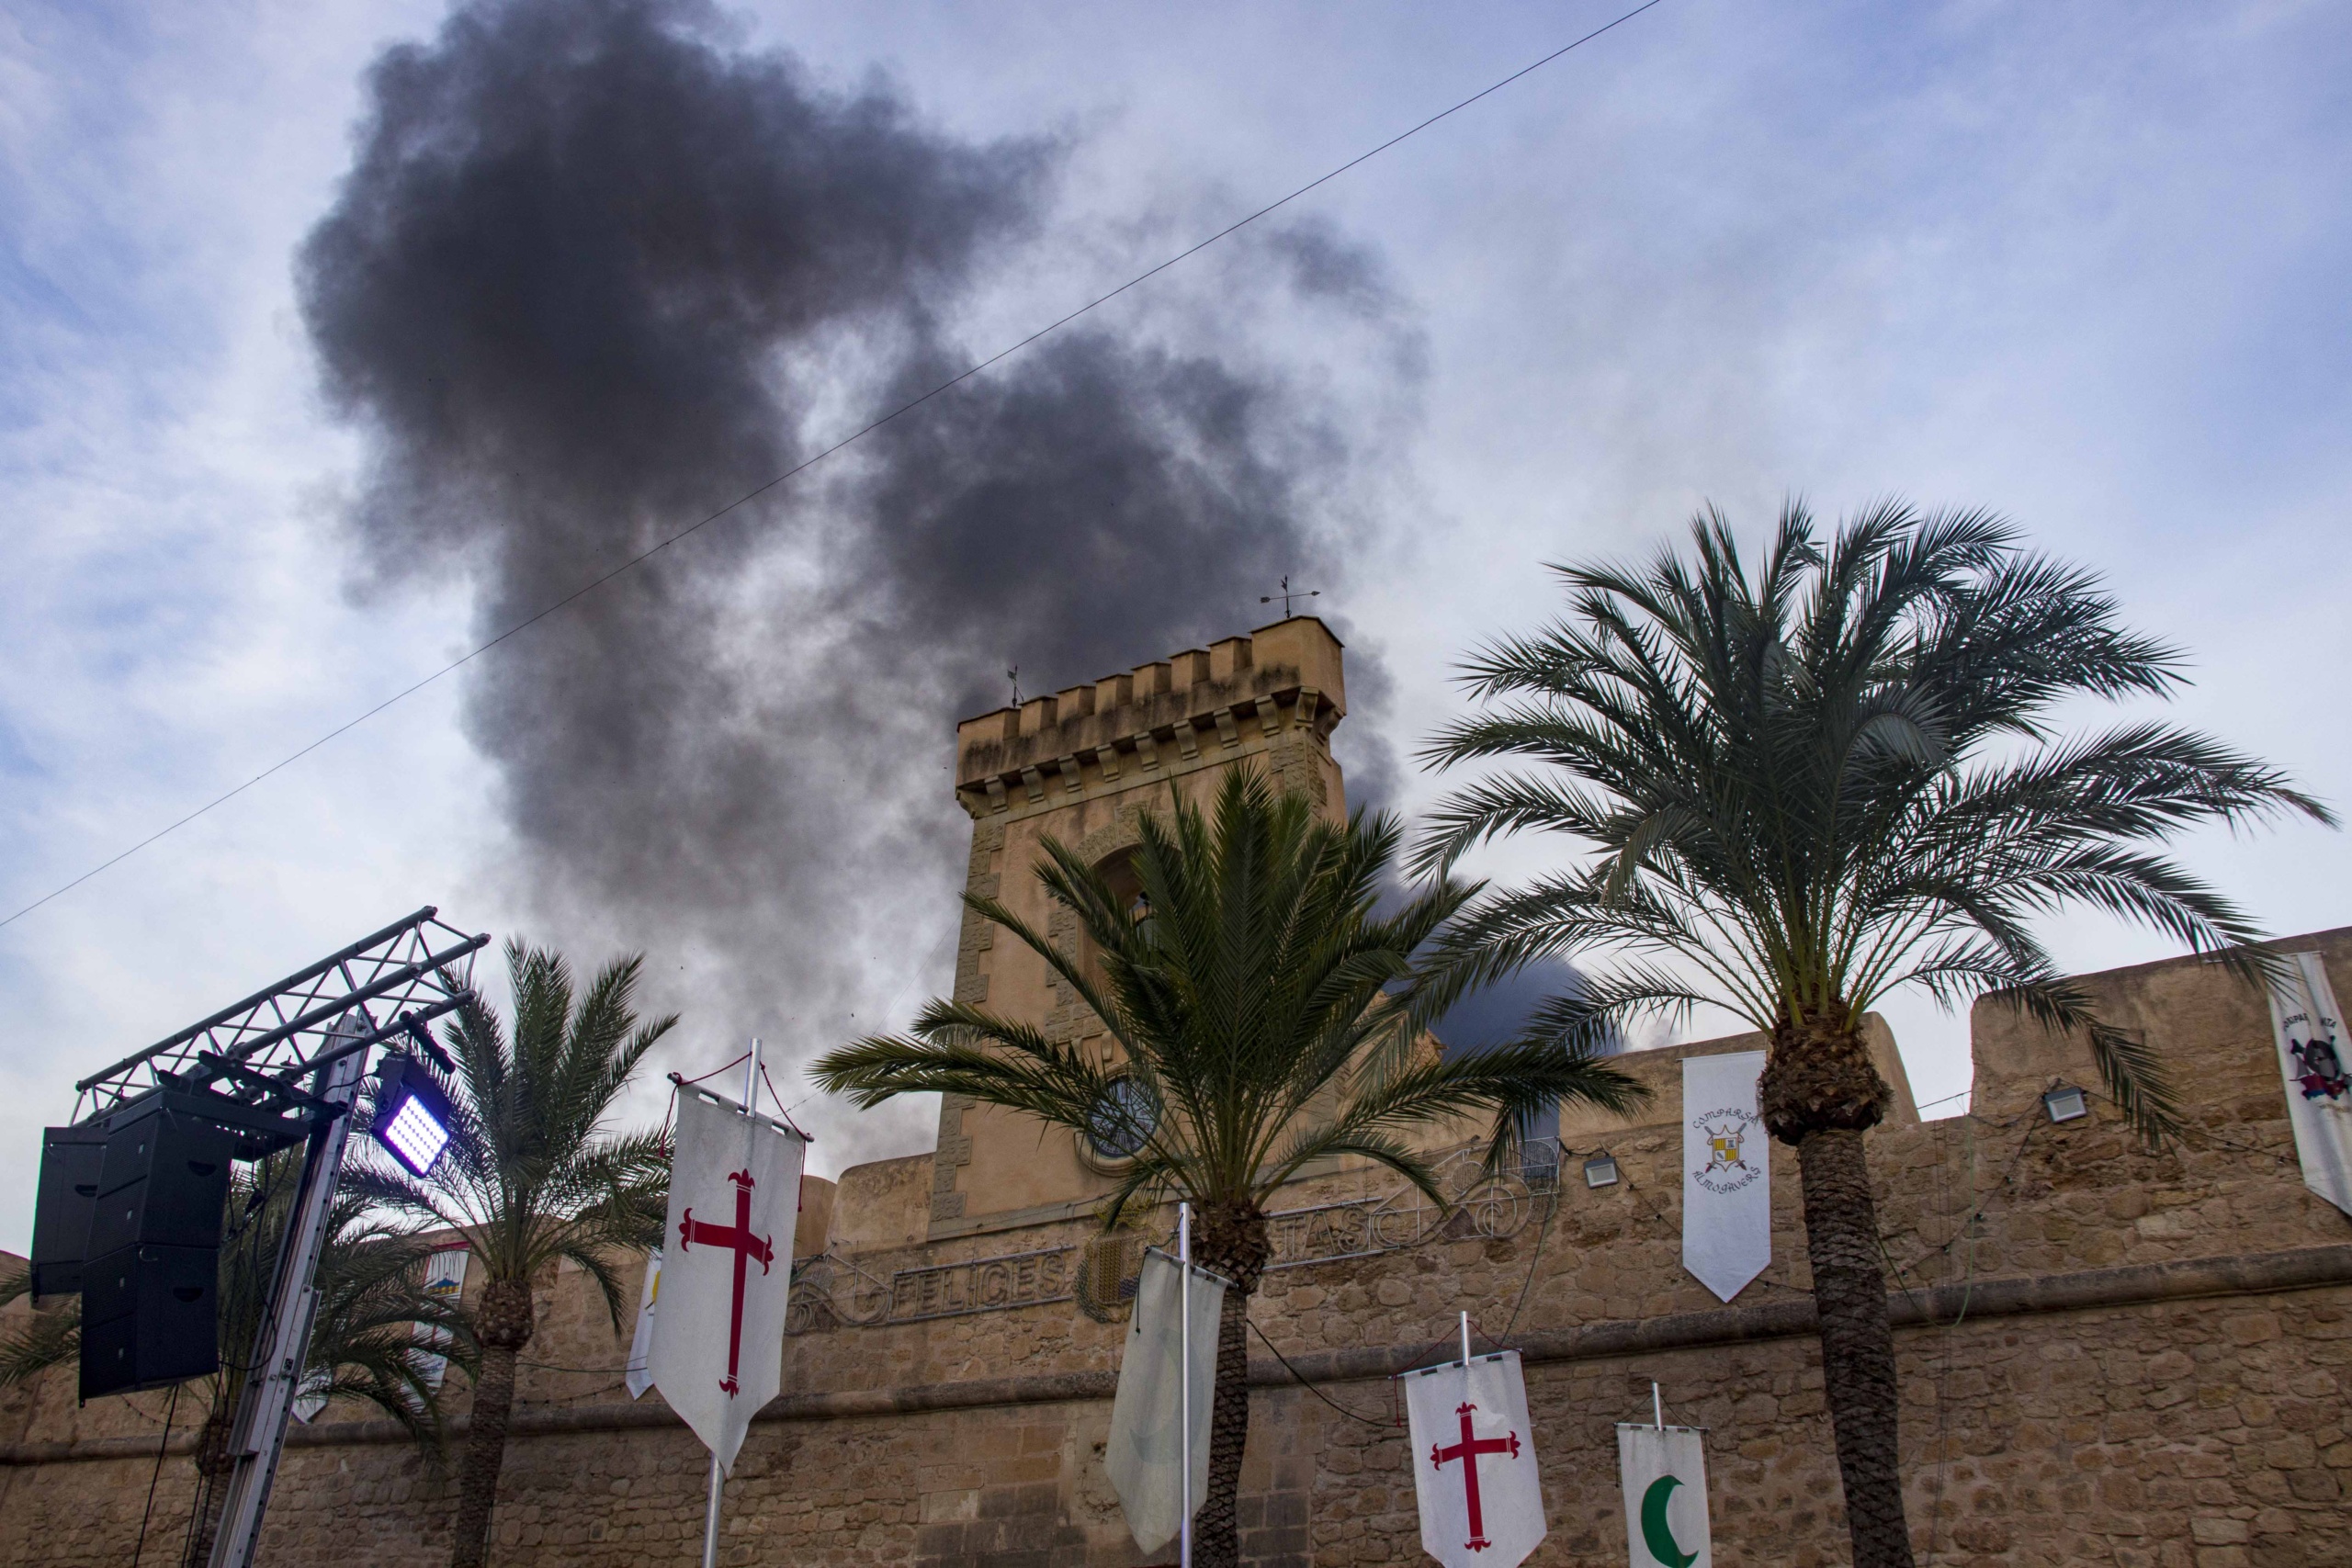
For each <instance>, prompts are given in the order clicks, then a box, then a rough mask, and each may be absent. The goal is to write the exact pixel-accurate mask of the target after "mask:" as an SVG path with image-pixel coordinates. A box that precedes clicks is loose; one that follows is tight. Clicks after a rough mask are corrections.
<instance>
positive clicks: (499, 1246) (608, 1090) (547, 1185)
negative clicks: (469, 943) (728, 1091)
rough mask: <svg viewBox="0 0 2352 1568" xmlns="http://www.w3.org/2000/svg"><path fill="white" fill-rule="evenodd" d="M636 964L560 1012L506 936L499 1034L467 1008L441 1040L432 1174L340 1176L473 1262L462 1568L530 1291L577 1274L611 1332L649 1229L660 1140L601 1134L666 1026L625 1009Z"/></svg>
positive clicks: (663, 1175)
mask: <svg viewBox="0 0 2352 1568" xmlns="http://www.w3.org/2000/svg"><path fill="white" fill-rule="evenodd" d="M643 962H644V961H643V959H642V958H626V959H622V960H619V961H617V962H616V963H613V964H607V965H606V966H605V968H604V970H603V971H601V972H600V973H599V974H598V975H597V976H596V977H595V979H594V981H593V982H592V983H591V984H590V985H589V987H588V989H587V991H586V993H585V994H584V995H582V996H581V997H579V998H578V999H577V1002H576V1004H575V1000H574V998H573V992H572V978H571V968H570V966H569V965H568V964H566V963H565V962H564V960H563V959H562V958H561V957H560V956H559V955H557V954H555V953H549V952H547V951H545V950H544V949H538V948H527V947H526V946H524V945H523V944H522V943H521V942H508V943H507V945H506V969H507V976H508V979H509V981H510V984H511V987H512V989H513V993H514V1004H515V1021H514V1026H513V1032H512V1036H511V1039H510V1035H509V1032H508V1030H507V1028H506V1026H505V1025H503V1024H502V1023H501V1022H500V1021H499V1020H498V1019H497V1018H496V1017H495V1016H494V1015H493V1014H492V1013H491V1011H490V1010H488V1009H487V1008H485V1007H483V1006H482V1005H481V1003H480V1002H478V1001H477V1002H473V1003H469V1004H468V1005H467V1006H465V1007H462V1008H460V1009H459V1010H458V1012H457V1014H456V1015H455V1017H454V1018H453V1019H452V1021H451V1022H450V1023H449V1025H448V1027H447V1030H446V1031H445V1032H444V1037H445V1039H446V1041H447V1045H448V1049H449V1053H450V1055H451V1056H452V1057H453V1058H454V1059H455V1061H456V1072H455V1073H454V1074H453V1075H452V1076H451V1077H450V1078H449V1080H448V1081H447V1085H446V1087H447V1089H448V1090H449V1094H450V1100H451V1101H452V1104H453V1107H454V1109H455V1111H456V1113H457V1114H456V1126H455V1127H454V1128H453V1130H452V1133H451V1136H450V1140H449V1145H448V1148H447V1152H446V1153H444V1154H443V1156H441V1160H440V1163H439V1164H437V1165H436V1166H435V1168H434V1170H433V1174H432V1176H431V1177H430V1178H429V1179H423V1180H420V1179H416V1178H414V1177H413V1176H411V1175H409V1174H408V1173H407V1172H406V1171H404V1170H401V1169H399V1168H395V1167H392V1166H390V1165H388V1164H386V1163H385V1162H384V1161H383V1159H382V1158H381V1156H378V1155H375V1154H374V1153H373V1152H372V1151H370V1153H369V1154H368V1155H367V1156H362V1162H361V1163H360V1165H359V1166H358V1168H356V1171H355V1173H354V1176H353V1180H354V1184H355V1186H356V1188H357V1190H360V1191H362V1192H364V1193H365V1194H366V1195H367V1196H368V1198H369V1199H370V1200H371V1201H374V1202H376V1203H379V1204H380V1205H383V1206H384V1207H386V1208H388V1209H390V1210H391V1211H393V1212H395V1213H403V1214H406V1215H408V1216H410V1217H412V1218H414V1219H416V1220H420V1221H424V1222H426V1223H430V1224H442V1225H447V1226H448V1227H449V1228H451V1229H453V1230H456V1231H458V1232H461V1233H462V1234H463V1235H465V1237H466V1240H467V1244H468V1245H469V1247H471V1248H472V1249H473V1256H474V1258H475V1260H476V1261H478V1262H479V1263H480V1264H481V1269H482V1274H483V1283H482V1292H481V1300H480V1302H479V1303H478V1304H477V1305H476V1306H475V1308H474V1312H473V1330H474V1336H475V1338H476V1339H477V1340H478V1341H479V1343H480V1346H481V1369H480V1371H479V1374H478V1375H477V1376H476V1378H475V1382H474V1403H473V1412H472V1416H471V1418H470V1423H469V1431H468V1436H467V1443H466V1452H465V1457H464V1459H463V1460H462V1461H460V1464H459V1468H458V1517H457V1521H456V1524H455V1526H454V1527H453V1529H452V1532H451V1533H452V1540H451V1542H450V1548H449V1561H450V1562H451V1563H452V1564H453V1565H455V1568H478V1565H479V1564H480V1563H481V1561H482V1553H483V1551H484V1548H485V1546H486V1544H487V1541H488V1539H489V1532H490V1513H491V1506H492V1503H493V1502H495V1501H496V1498H497V1495H498V1472H499V1471H500V1470H501V1469H502V1468H503V1466H504V1464H505V1462H506V1427H507V1420H508V1417H509V1416H510V1415H511V1414H512V1412H513V1409H514V1404H515V1360H516V1358H517V1357H518V1356H519V1355H520V1354H521V1352H522V1349H523V1348H524V1347H525V1346H526V1345H528V1344H529V1343H530V1342H531V1335H532V1332H533V1330H534V1328H535V1327H536V1326H537V1325H536V1322H535V1318H534V1314H533V1308H532V1302H531V1286H532V1281H533V1280H536V1279H537V1277H538V1275H539V1274H540V1273H541V1272H542V1271H543V1270H545V1269H550V1268H552V1267H554V1266H555V1264H556V1263H557V1262H558V1261H559V1260H562V1261H567V1262H570V1263H572V1264H575V1265H577V1266H578V1267H579V1268H580V1269H582V1270H583V1271H584V1272H585V1273H586V1274H587V1275H588V1277H589V1278H590V1279H592V1280H595V1281H596V1284H597V1286H598V1287H599V1288H600V1289H601V1290H602V1291H603V1292H604V1293H605V1307H606V1309H607V1310H608V1311H609V1312H610V1314H611V1316H612V1322H613V1329H614V1332H615V1333H616V1334H617V1333H618V1332H619V1331H620V1325H621V1313H622V1310H623V1307H624V1304H625V1303H624V1299H623V1296H622V1290H621V1277H620V1274H619V1272H618V1269H617V1268H616V1256H617V1255H618V1254H620V1253H622V1252H624V1251H628V1250H632V1249H642V1248H644V1247H650V1246H652V1245H654V1244H655V1242H656V1241H657V1240H658V1239H659V1237H660V1235H661V1233H662V1207H663V1204H664V1202H665V1201H667V1192H668V1185H669V1159H668V1156H667V1153H666V1151H665V1150H664V1148H663V1147H662V1138H661V1135H660V1134H658V1133H633V1134H616V1133H614V1132H612V1131H610V1130H609V1129H608V1127H607V1120H608V1118H609V1117H610V1116H611V1114H612V1109H613V1102H614V1101H615V1100H616V1099H618V1098H619V1096H620V1092H621V1090H622V1089H624V1088H626V1087H627V1085H628V1081H629V1078H630V1077H631V1076H632V1075H633V1074H634V1073H635V1072H636V1071H637V1066H638V1064H639V1061H641V1060H642V1059H643V1058H644V1055H645V1054H646V1052H647V1051H649V1050H650V1049H651V1048H652V1046H653V1043H654V1042H655V1041H657V1040H659V1039H661V1038H662V1035H664V1034H666V1033H668V1032H670V1030H671V1029H672V1028H673V1026H675V1024H676V1023H677V1019H676V1018H675V1017H674V1016H673V1017H669V1018H663V1019H660V1020H657V1021H654V1022H651V1023H646V1024H639V1021H638V1019H637V1014H636V1011H635V1010H634V1008H633V1007H632V1005H631V1004H632V1001H633V998H634V997H635V994H636V990H637V982H638V974H639V969H640V968H641V967H642V964H643Z"/></svg>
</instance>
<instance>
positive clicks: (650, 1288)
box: [621, 1247, 662, 1399]
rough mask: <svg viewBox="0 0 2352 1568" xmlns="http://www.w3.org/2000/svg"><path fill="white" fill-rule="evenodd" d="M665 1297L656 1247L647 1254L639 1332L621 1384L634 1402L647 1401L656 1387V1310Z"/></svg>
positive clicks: (632, 1342) (632, 1341)
mask: <svg viewBox="0 0 2352 1568" xmlns="http://www.w3.org/2000/svg"><path fill="white" fill-rule="evenodd" d="M661 1298H662V1249H661V1248H660V1247H655V1248H654V1249H653V1250H652V1251H650V1252H649V1253H647V1254H646V1255H645V1284H644V1287H643V1288H642V1289H641V1290H640V1291H639V1292H638V1298H637V1332H636V1333H635V1334H633V1335H631V1336H630V1337H629V1341H628V1367H627V1368H626V1369H624V1371H623V1372H622V1375H621V1382H622V1383H623V1384H625V1385H626V1386H627V1387H628V1396H629V1397H630V1398H631V1399H643V1398H644V1397H645V1391H646V1390H647V1389H649V1388H651V1387H652V1386H653V1372H652V1369H651V1366H650V1361H651V1358H652V1355H653V1309H654V1307H655V1305H656V1304H657V1303H659V1302H660V1301H661Z"/></svg>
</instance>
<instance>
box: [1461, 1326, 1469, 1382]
mask: <svg viewBox="0 0 2352 1568" xmlns="http://www.w3.org/2000/svg"><path fill="white" fill-rule="evenodd" d="M1462 1370H1463V1371H1465V1372H1466V1371H1469V1370H1470V1314H1468V1313H1466V1312H1465V1313H1464V1314H1462Z"/></svg>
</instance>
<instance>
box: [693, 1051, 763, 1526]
mask: <svg viewBox="0 0 2352 1568" xmlns="http://www.w3.org/2000/svg"><path fill="white" fill-rule="evenodd" d="M759 1089H760V1037H759V1036H758V1035H756V1034H754V1035H752V1049H751V1053H750V1055H747V1056H746V1057H745V1058H744V1061H743V1110H744V1111H745V1113H747V1114H749V1113H751V1112H752V1111H757V1110H758V1109H759V1101H758V1100H757V1098H756V1097H757V1095H758V1093H759ZM726 1483H727V1472H725V1471H723V1470H721V1469H719V1468H718V1450H717V1449H713V1450H710V1501H709V1503H708V1504H707V1506H705V1507H704V1509H703V1514H702V1568H718V1503H719V1495H720V1488H721V1487H723V1486H724V1485H725V1484H726Z"/></svg>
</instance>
